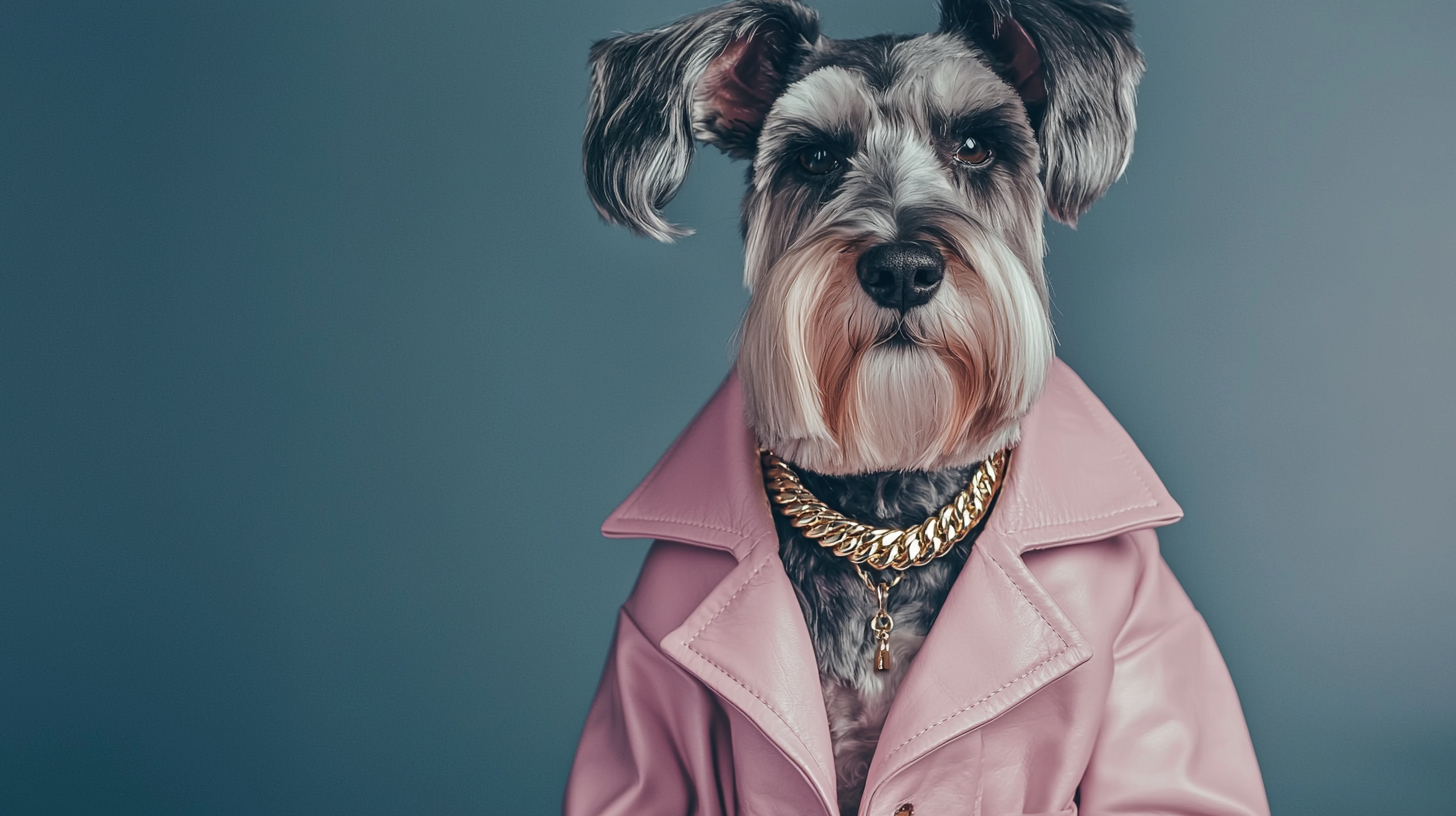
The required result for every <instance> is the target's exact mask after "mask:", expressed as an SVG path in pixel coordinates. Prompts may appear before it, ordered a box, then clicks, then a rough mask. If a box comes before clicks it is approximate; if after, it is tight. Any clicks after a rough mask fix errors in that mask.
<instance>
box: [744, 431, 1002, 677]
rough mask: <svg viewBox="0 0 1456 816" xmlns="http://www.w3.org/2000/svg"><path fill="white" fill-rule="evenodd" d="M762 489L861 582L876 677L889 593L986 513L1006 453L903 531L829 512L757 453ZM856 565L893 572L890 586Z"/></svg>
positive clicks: (886, 635) (890, 625) (886, 664)
mask: <svg viewBox="0 0 1456 816" xmlns="http://www.w3.org/2000/svg"><path fill="white" fill-rule="evenodd" d="M760 457H761V459H762V462H763V479H764V484H766V485H767V486H768V494H769V499H770V500H771V501H772V502H773V503H774V504H775V505H776V506H777V507H778V511H779V512H780V513H782V514H783V515H784V517H785V518H787V519H788V520H789V524H791V525H793V526H794V527H795V528H797V529H798V530H799V531H800V532H801V533H802V534H803V535H804V537H805V538H808V539H810V540H813V541H818V542H819V546H821V547H825V548H828V549H829V550H831V551H832V552H833V553H834V554H835V555H837V556H840V557H841V558H848V559H849V562H850V564H852V565H853V566H854V570H855V572H857V573H859V577H860V580H862V581H864V584H865V587H866V588H867V589H869V591H870V592H871V593H873V594H874V596H875V603H876V605H877V606H878V607H879V608H878V610H877V611H876V612H875V614H874V617H872V618H870V630H871V631H872V632H874V636H875V658H874V666H875V671H889V669H890V632H891V631H892V630H893V629H894V628H895V621H894V619H892V618H891V617H890V612H889V597H890V590H891V589H892V588H894V587H895V586H896V585H897V584H899V583H900V579H901V578H903V577H905V572H904V571H905V570H907V569H910V568H911V567H923V566H925V565H926V564H929V563H930V562H931V561H934V560H935V559H937V558H939V557H941V556H942V555H945V554H946V553H948V552H950V551H951V549H952V548H954V547H955V545H956V544H957V543H958V542H959V541H960V540H961V539H963V538H965V537H966V534H967V533H969V532H970V531H971V530H972V529H973V528H975V526H976V525H977V524H980V523H981V519H983V518H985V517H986V511H987V510H988V509H990V507H991V500H992V499H994V498H995V497H996V491H998V490H1000V489H1001V482H1002V480H1003V479H1004V478H1005V476H1006V465H1007V463H1008V461H1009V460H1010V453H1009V452H1007V451H1000V452H998V453H995V454H993V455H992V456H991V457H990V458H989V459H987V460H986V461H984V462H982V463H981V465H980V467H978V468H976V472H975V473H974V474H972V475H971V483H970V484H969V485H967V486H966V488H965V489H964V490H962V491H961V492H959V493H957V494H956V496H955V498H954V499H952V500H951V502H950V504H947V505H946V506H945V507H942V508H941V509H940V512H938V513H936V514H935V515H933V516H931V517H930V518H928V519H926V520H925V521H923V522H921V523H920V524H917V525H916V526H914V527H910V528H908V529H903V530H902V529H898V528H893V527H889V528H886V527H871V526H869V525H868V524H860V523H859V522H857V521H855V520H854V519H852V518H850V517H848V516H846V515H844V514H843V513H840V512H838V511H836V510H833V509H832V508H830V507H829V505H827V504H825V503H824V502H822V501H820V500H819V497H817V496H815V495H814V494H813V493H811V492H809V489H808V488H806V487H804V484H803V483H802V482H800V481H799V474H797V473H795V472H794V470H793V468H791V467H789V465H788V463H787V462H785V461H784V460H782V459H780V458H779V457H777V456H775V455H774V454H773V453H772V452H770V451H762V452H761V453H760ZM861 564H867V565H869V567H870V569H873V570H876V571H879V570H887V569H891V570H895V577H894V580H892V581H888V582H886V581H879V582H875V581H873V580H871V579H870V576H869V574H868V573H866V572H865V571H864V567H862V566H860V565H861Z"/></svg>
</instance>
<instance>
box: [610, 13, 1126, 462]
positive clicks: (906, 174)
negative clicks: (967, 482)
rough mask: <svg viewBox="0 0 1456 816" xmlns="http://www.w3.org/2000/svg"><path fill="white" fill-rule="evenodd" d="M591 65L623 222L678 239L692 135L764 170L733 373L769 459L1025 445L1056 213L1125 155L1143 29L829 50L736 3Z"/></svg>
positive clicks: (969, 455)
mask: <svg viewBox="0 0 1456 816" xmlns="http://www.w3.org/2000/svg"><path fill="white" fill-rule="evenodd" d="M592 65H593V96H592V110H591V116H590V120H589V122H588V126H587V136H586V142H585V169H586V172H587V178H588V189H589V190H590V192H591V193H592V197H593V200H594V202H595V203H596V204H597V207H598V209H599V211H601V213H602V214H603V216H604V217H606V218H607V219H608V220H612V221H618V222H621V223H624V224H626V225H627V226H629V227H631V228H633V229H634V230H636V231H639V232H641V233H644V234H648V235H652V236H654V237H657V238H659V239H661V240H670V238H671V237H672V236H673V235H677V234H682V232H681V231H680V230H677V229H676V228H674V227H672V226H671V225H669V224H667V223H666V222H665V221H664V220H663V219H662V216H661V213H660V208H661V206H662V205H663V204H665V203H666V201H667V200H668V199H670V198H671V196H672V194H673V193H674V192H675V191H676V189H677V187H678V185H679V184H680V183H681V181H682V178H683V175H684V174H685V172H686V168H687V163H688V159H689V158H690V156H691V150H692V140H693V138H694V137H696V138H697V139H699V140H701V141H705V142H709V143H713V144H716V145H718V146H719V147H721V148H722V149H724V150H725V151H728V152H729V153H731V154H733V155H736V156H740V157H745V158H750V159H751V160H752V167H751V170H750V172H749V183H748V192H747V195H746V196H745V198H744V202H743V232H744V238H745V244H746V257H745V266H744V273H745V282H746V284H747V286H748V288H749V291H750V292H751V298H750V302H749V307H748V312H747V315H746V317H745V320H744V325H743V333H742V339H741V345H740V349H739V357H738V367H739V372H740V375H741V378H742V383H743V388H744V395H745V401H746V410H747V415H748V417H747V418H748V421H749V422H750V424H751V425H752V426H753V428H754V429H755V431H756V432H757V434H758V437H759V440H760V442H761V443H762V444H763V445H764V446H765V447H768V448H771V449H773V450H774V451H776V452H777V453H779V454H780V455H781V456H784V457H785V458H786V459H789V460H790V461H793V462H796V463H798V464H799V465H801V466H804V467H807V468H810V469H812V470H816V471H819V472H822V473H832V474H849V473H863V472H870V471H880V470H897V469H898V470H906V469H917V470H933V469H938V468H942V467H947V466H955V465H964V464H968V463H970V462H973V461H976V460H978V459H981V458H984V457H986V456H988V455H990V454H991V453H992V452H994V451H996V450H999V449H1001V448H1004V447H1007V446H1008V445H1010V444H1013V443H1014V442H1015V441H1016V439H1017V437H1018V433H1019V431H1018V428H1019V426H1018V422H1019V420H1020V419H1021V417H1022V416H1023V415H1024V414H1025V413H1026V411H1027V410H1028V409H1029V408H1030V407H1031V404H1032V403H1033V402H1034V401H1035V399H1036V397H1037V396H1038V395H1039V393H1040V391H1041V387H1042V382H1043V380H1044V378H1045V376H1046V372H1047V369H1048V367H1049V365H1050V363H1051V359H1052V353H1053V338H1052V331H1051V324H1050V319H1049V316H1048V311H1047V293H1046V283H1045V279H1044V276H1043V272H1042V265H1041V256H1042V253H1043V241H1042V212H1043V211H1044V210H1045V209H1048V208H1050V209H1051V212H1052V214H1053V215H1054V216H1056V217H1059V218H1061V219H1063V220H1067V221H1074V220H1075V218H1076V216H1077V215H1078V214H1080V213H1081V212H1082V211H1084V210H1085V209H1086V208H1087V207H1088V206H1090V204H1091V202H1092V201H1093V200H1094V199H1095V198H1096V197H1097V196H1099V195H1100V194H1101V193H1102V192H1103V191H1104V190H1105V189H1106V187H1107V186H1108V185H1109V184H1111V182H1112V181H1113V180H1114V179H1115V178H1116V177H1117V176H1118V175H1119V174H1120V173H1121V171H1122V168H1123V166H1124V165H1125V164H1126V161H1127V157H1128V155H1129V154H1130V151H1131V139H1132V130H1133V114H1132V95H1133V89H1134V87H1135V84H1136V80H1137V78H1138V76H1139V74H1140V72H1141V60H1140V58H1139V56H1138V54H1137V52H1136V50H1135V49H1134V48H1133V47H1132V44H1131V39H1130V26H1129V23H1128V21H1127V17H1126V14H1125V12H1123V11H1122V10H1121V9H1120V8H1118V7H1116V6H1111V5H1108V4H1106V3H1096V2H1088V1H1087V0H1056V1H1053V0H1044V2H1036V3H1033V2H1024V3H1021V4H1019V7H1018V10H1017V16H1016V17H1015V18H1012V17H1011V16H1009V15H1008V14H1007V10H1006V9H1004V8H1003V7H1002V5H1001V4H996V3H986V2H964V3H960V4H953V3H948V4H947V5H946V7H945V9H944V14H943V21H942V31H941V32H939V33H936V34H928V35H923V36H919V37H889V36H881V37H872V38H867V39H863V40H849V41H835V40H829V39H827V38H823V37H820V36H819V35H818V32H817V20H816V18H815V17H814V15H813V14H812V12H809V11H808V10H807V9H805V8H804V7H802V6H799V5H798V4H797V3H794V2H790V1H789V0H735V2H732V3H728V4H726V5H724V6H719V7H717V8H714V9H709V10H707V11H704V12H701V13H699V14H697V15H695V16H693V17H689V18H686V19H684V20H682V21H680V22H679V23H676V24H674V25H673V26H669V27H667V28H664V29H659V30H657V31H653V32H648V33H646V34H640V35H626V36H622V37H618V38H615V39H612V40H607V41H604V42H602V43H598V44H597V46H596V47H595V48H594V49H593V54H592Z"/></svg>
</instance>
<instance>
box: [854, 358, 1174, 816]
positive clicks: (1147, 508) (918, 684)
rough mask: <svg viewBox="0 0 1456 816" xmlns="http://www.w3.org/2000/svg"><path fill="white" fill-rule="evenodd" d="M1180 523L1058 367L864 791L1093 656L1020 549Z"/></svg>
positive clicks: (1127, 444)
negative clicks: (1028, 564)
mask: <svg viewBox="0 0 1456 816" xmlns="http://www.w3.org/2000/svg"><path fill="white" fill-rule="evenodd" d="M1181 517H1182V510H1180V509H1179V508H1178V505H1177V504H1176V503H1174V501H1173V499H1172V497H1171V496H1169V495H1168V493H1167V491H1166V490H1164V489H1163V485H1162V483H1161V482H1160V481H1159V480H1158V477H1157V475H1156V474H1155V473H1153V470H1152V467H1151V466H1150V465H1148V463H1147V461H1146V460H1145V459H1144V458H1143V456H1142V454H1141V453H1139V452H1138V450H1137V447H1136V446H1135V445H1134V444H1133V442H1132V439H1130V438H1129V437H1128V436H1127V433H1126V431H1124V430H1123V429H1122V426H1121V425H1119V424H1118V423H1117V421H1116V420H1115V419H1113V418H1112V415H1111V414H1110V413H1108V412H1107V409H1106V408H1104V407H1103V406H1102V404H1101V403H1100V402H1099V401H1098V400H1097V398H1096V397H1095V396H1093V395H1092V392H1091V391H1090V390H1088V388H1087V386H1086V385H1085V384H1083V383H1082V381H1081V379H1079V378H1078V377H1077V375H1076V374H1074V373H1073V372H1072V370H1071V369H1070V368H1068V367H1067V366H1066V365H1065V364H1064V363H1062V362H1061V361H1060V360H1058V361H1057V362H1056V364H1055V365H1054V367H1053V369H1052V373H1051V375H1050V376H1049V377H1048V380H1047V386H1046V391H1045V392H1044V393H1043V395H1042V397H1041V399H1040V400H1038V402H1037V404H1036V407H1035V408H1033V409H1032V411H1031V413H1030V414H1028V415H1027V416H1026V418H1025V419H1024V420H1023V421H1022V439H1021V443H1020V444H1019V445H1018V446H1017V447H1016V450H1015V452H1014V453H1013V454H1012V462H1011V467H1010V469H1009V472H1008V476H1007V480H1006V483H1005V484H1004V485H1003V486H1002V492H1001V496H1000V497H999V498H998V499H997V503H996V508H995V509H994V510H993V511H992V514H991V517H990V518H989V519H988V520H987V522H986V528H985V529H984V530H983V531H982V533H981V535H980V537H979V538H977V539H976V543H975V546H974V547H973V548H972V549H971V556H970V558H969V560H967V562H966V566H965V568H964V569H963V570H962V572H961V575H960V577H959V578H958V579H957V581H956V584H955V586H954V587H952V588H951V592H950V595H949V596H948V597H947V598H946V602H945V605H944V606H943V607H942V608H941V611H940V615H939V616H938V617H937V618H936V623H935V626H934V627H933V628H932V629H931V631H930V634H929V635H928V636H927V637H926V640H925V643H924V644H923V646H922V647H921V649H920V652H919V654H918V655H916V657H915V661H914V663H913V664H912V665H911V667H910V670H909V672H907V673H906V676H905V679H904V681H903V682H902V683H901V685H900V688H899V690H898V691H896V694H895V702H894V704H893V706H892V707H891V709H890V715H889V718H888V719H887V720H886V722H885V727H884V729H883V730H882V731H881V733H880V743H879V748H878V749H877V750H876V752H875V758H874V761H873V763H872V764H871V766H870V771H869V778H868V780H867V783H866V788H865V790H866V793H867V794H868V793H869V792H872V791H874V790H875V789H876V787H877V786H878V785H880V784H881V783H882V782H884V781H885V780H887V779H889V778H890V777H891V776H893V775H894V774H895V773H896V772H897V771H899V770H900V769H902V768H904V767H906V766H907V765H909V764H910V763H912V762H914V761H915V760H916V759H918V758H920V757H922V756H924V755H926V754H927V753H929V752H931V751H933V750H935V749H936V748H937V747H939V746H941V745H944V744H945V743H946V742H948V741H950V740H952V739H955V738H956V737H958V736H960V735H962V734H965V733H966V732H968V731H970V730H972V729H975V728H978V727H980V726H982V725H984V724H986V723H987V722H990V721H991V720H993V719H995V718H996V717H998V716H1000V715H1001V714H1002V713H1004V712H1006V711H1008V710H1009V709H1011V708H1012V707H1013V706H1015V705H1016V704H1018V703H1020V702H1021V701H1022V700H1025V699H1026V698H1027V697H1029V696H1031V695H1032V694H1035V693H1036V692H1037V691H1038V690H1040V689H1042V688H1044V687H1045V686H1047V685H1048V684H1050V683H1052V682H1053V681H1055V680H1056V679H1057V678H1059V677H1061V676H1063V675H1065V674H1066V673H1067V672H1069V671H1071V670H1072V669H1075V668H1076V667H1077V666H1080V665H1081V664H1082V663H1085V662H1086V661H1087V660H1089V659H1090V658H1091V657H1092V649H1091V646H1090V645H1089V644H1088V642H1087V640H1086V639H1085V638H1084V637H1083V636H1082V634H1081V632H1079V631H1078V630H1077V627H1076V626H1075V625H1074V624H1073V623H1072V621H1071V620H1070V619H1068V618H1067V616H1066V615H1065V614H1063V612H1062V610H1061V609H1060V608H1059V607H1058V606H1057V604H1056V602H1055V601H1053V600H1052V598H1051V596H1050V595H1048V594H1047V592H1046V590H1045V589H1043V588H1042V586H1041V584H1039V583H1038V582H1037V580H1036V577H1035V576H1034V575H1032V573H1031V570H1030V569H1028V568H1027V566H1026V562H1025V561H1024V560H1023V559H1022V554H1023V553H1025V552H1027V551H1029V550H1034V549H1046V548H1049V547H1057V546H1064V545H1069V544H1076V543H1081V542H1088V541H1100V540H1103V539H1106V538H1110V537H1112V536H1115V535H1118V534H1120V533H1124V532H1128V531H1130V530H1135V529H1142V528H1146V527H1157V526H1162V525H1165V524H1171V523H1172V522H1174V521H1177V520H1178V519H1179V518H1181ZM866 801H868V798H867V799H866Z"/></svg>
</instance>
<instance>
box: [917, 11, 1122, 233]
mask: <svg viewBox="0 0 1456 816" xmlns="http://www.w3.org/2000/svg"><path fill="white" fill-rule="evenodd" d="M940 29H941V31H945V32H952V33H956V34H960V35H962V36H964V37H966V38H968V39H969V40H970V41H971V42H972V43H974V44H975V45H976V46H978V47H980V49H981V50H982V51H984V52H985V53H986V54H987V55H988V56H990V57H991V59H992V61H993V62H994V63H995V65H994V67H995V68H996V69H997V71H998V72H1000V74H1001V76H1002V78H1004V79H1005V80H1006V81H1007V82H1008V83H1010V84H1011V85H1012V86H1014V87H1015V88H1016V90H1017V92H1018V93H1020V94H1021V97H1022V100H1023V101H1024V102H1025V103H1026V110H1027V114H1028V115H1029V116H1030V117H1031V122H1032V125H1033V126H1034V127H1035V128H1036V131H1037V137H1038V140H1039V141H1040V142H1041V148H1042V154H1043V159H1042V161H1043V162H1044V166H1043V173H1044V176H1043V178H1044V181H1045V184H1046V192H1047V209H1048V210H1050V211H1051V214H1052V216H1053V217H1055V218H1056V219H1057V220H1058V221H1062V222H1064V223H1067V224H1072V225H1075V224H1076V223H1077V216H1079V215H1081V214H1082V213H1084V212H1086V211H1087V208H1088V207H1091V206H1092V202H1093V201H1096V200H1097V199H1098V198H1099V197H1100V196H1101V195H1102V194H1103V193H1104V192H1106V191H1107V188H1108V187H1110V186H1111V185H1112V183H1113V182H1114V181H1116V180H1117V179H1118V177H1119V176H1121V175H1122V171H1123V170H1124V169H1125V168H1126V167H1127V161H1128V159H1129V158H1130V157H1131V156H1132V139H1133V131H1134V130H1136V129H1137V117H1136V113H1135V111H1134V105H1135V102H1136V93H1137V83H1138V79H1140V78H1141V77H1142V73H1143V57H1142V54H1141V53H1139V52H1138V50H1137V47H1136V46H1135V45H1133V39H1132V17H1131V16H1130V15H1129V14H1128V13H1127V10H1126V9H1124V8H1123V7H1122V5H1121V4H1120V3H1117V2H1112V0H943V2H942V4H941V15H940Z"/></svg>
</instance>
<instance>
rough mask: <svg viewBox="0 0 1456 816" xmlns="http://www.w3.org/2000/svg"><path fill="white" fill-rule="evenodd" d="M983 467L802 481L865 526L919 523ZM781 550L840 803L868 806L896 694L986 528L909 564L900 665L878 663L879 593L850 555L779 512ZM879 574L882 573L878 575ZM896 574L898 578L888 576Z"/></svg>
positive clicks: (897, 640)
mask: <svg viewBox="0 0 1456 816" xmlns="http://www.w3.org/2000/svg"><path fill="white" fill-rule="evenodd" d="M975 469H976V466H974V465H972V466H970V467H965V468H948V469H946V470H940V471H935V472H930V473H926V472H908V473H896V472H892V473H872V474H865V475H857V476H825V475H822V474H818V473H813V472H808V471H801V472H800V478H801V479H802V480H803V483H804V486H805V487H807V488H809V490H810V491H811V492H813V493H814V495H815V496H818V497H819V498H820V499H821V500H822V501H824V503H825V504H828V505H829V506H830V507H832V508H834V509H835V510H838V511H839V512H841V513H844V514H845V515H847V516H849V517H850V518H853V519H855V520H857V521H860V522H862V523H865V524H874V525H878V526H886V527H909V526H912V525H915V524H919V523H920V522H922V521H924V520H925V519H926V518H928V517H929V516H930V515H931V514H933V513H935V512H936V511H938V510H939V509H940V508H941V507H943V506H945V505H946V504H947V503H949V502H950V500H951V499H952V498H954V496H955V494H956V493H957V492H959V491H960V490H962V489H964V488H965V486H966V484H967V483H968V482H969V481H970V478H971V475H972V474H973V473H974V472H975ZM775 524H776V525H777V527H778V535H779V554H780V557H781V558H782V559H783V562H784V569H785V571H787V572H788V575H789V580H790V581H791V582H793V585H794V589H795V591H796V593H797V594H798V597H799V605H800V606H801V607H802V608H803V611H804V621H805V623H807V624H808V627H809V637H810V639H811V640H812V641H813V644H814V654H815V657H816V658H817V659H818V663H819V678H820V682H821V684H822V686H823V689H824V703H825V708H826V709H827V711H828V714H829V733H830V736H831V738H832V739H833V745H834V766H835V774H836V776H837V778H838V780H837V781H838V788H839V790H838V794H839V807H840V811H841V813H843V814H853V813H856V812H857V811H858V809H859V800H860V797H861V795H862V794H863V791H864V783H865V776H866V774H867V773H868V771H869V765H870V759H871V757H873V755H874V752H875V745H876V744H877V743H878V741H879V736H880V729H881V728H882V727H883V726H884V724H885V716H886V715H887V714H888V713H889V710H890V703H891V701H892V700H893V699H894V696H895V690H896V689H897V688H898V687H899V685H900V680H901V679H902V678H904V676H905V672H906V670H907V669H909V667H910V662H911V660H912V659H913V658H914V657H915V654H916V652H918V651H919V649H920V644H921V642H922V641H923V640H924V639H925V635H926V633H928V632H929V631H930V627H931V624H933V623H934V622H935V617H936V615H937V614H938V613H939V612H940V607H941V604H942V603H944V602H945V598H946V595H947V594H948V593H949V592H950V587H951V584H952V583H954V582H955V579H956V576H957V575H959V574H960V570H961V567H962V566H963V565H964V564H965V562H966V557H967V556H968V555H969V554H970V550H971V545H972V542H973V541H974V540H975V537H976V534H977V533H978V532H979V531H980V528H979V527H978V528H977V529H975V530H972V531H971V533H970V534H968V535H967V536H966V537H965V538H964V539H962V540H961V541H960V542H959V543H958V544H956V546H955V547H954V548H953V549H952V550H951V551H950V553H948V554H946V555H945V556H943V557H941V558H938V559H936V560H935V561H932V562H931V563H929V564H927V565H925V566H923V567H918V568H915V569H910V570H907V571H906V572H905V574H904V578H903V579H902V580H901V581H900V584H899V585H898V586H896V587H895V588H894V589H892V590H891V591H890V596H889V610H890V615H891V616H892V617H893V618H894V621H895V628H894V631H893V633H892V635H891V637H890V650H891V656H892V663H893V668H892V669H891V670H890V671H883V672H877V671H875V670H874V668H873V656H874V639H873V636H872V634H871V631H870V627H869V621H870V618H871V616H873V615H874V614H875V609H876V607H875V599H874V596H873V595H872V594H871V593H870V591H869V589H868V588H867V587H866V586H865V584H864V582H863V581H862V580H861V579H860V577H859V575H858V574H857V573H856V572H855V569H854V567H853V565H851V564H850V563H849V561H848V560H847V559H844V558H840V557H838V556H835V555H834V554H833V553H832V552H830V551H828V550H826V549H824V548H822V547H820V546H819V544H818V543H816V542H814V541H811V540H809V539H806V538H804V537H803V536H802V535H799V533H798V531H797V530H795V529H794V528H793V527H792V526H791V525H790V524H789V523H788V521H787V519H785V518H784V517H783V516H780V515H776V516H775ZM870 574H871V576H872V577H873V575H874V574H873V573H870ZM882 577H883V578H884V579H885V580H887V581H888V580H891V579H892V576H891V575H889V574H886V575H884V576H882Z"/></svg>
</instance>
